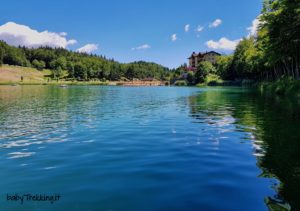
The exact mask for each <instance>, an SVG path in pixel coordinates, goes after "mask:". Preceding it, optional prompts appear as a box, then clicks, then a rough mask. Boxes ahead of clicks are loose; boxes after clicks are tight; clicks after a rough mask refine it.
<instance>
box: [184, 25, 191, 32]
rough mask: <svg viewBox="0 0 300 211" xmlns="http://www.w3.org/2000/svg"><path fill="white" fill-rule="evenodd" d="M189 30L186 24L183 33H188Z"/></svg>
mask: <svg viewBox="0 0 300 211" xmlns="http://www.w3.org/2000/svg"><path fill="white" fill-rule="evenodd" d="M189 30H190V24H186V25H185V26H184V31H185V32H188V31H189Z"/></svg>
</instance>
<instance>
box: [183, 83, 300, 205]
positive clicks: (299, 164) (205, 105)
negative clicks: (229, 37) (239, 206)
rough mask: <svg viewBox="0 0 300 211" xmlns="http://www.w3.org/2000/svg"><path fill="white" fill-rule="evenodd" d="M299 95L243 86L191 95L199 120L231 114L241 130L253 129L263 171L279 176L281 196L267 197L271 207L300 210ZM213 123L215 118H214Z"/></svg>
mask: <svg viewBox="0 0 300 211" xmlns="http://www.w3.org/2000/svg"><path fill="white" fill-rule="evenodd" d="M299 101H300V100H299V99H287V98H282V97H274V96H273V97H270V96H263V95H261V94H259V93H257V92H254V91H253V92H249V90H241V89H238V88H237V89H216V90H208V91H205V92H202V93H200V94H198V95H197V96H192V97H190V99H189V104H190V108H191V116H192V117H193V118H195V119H196V121H207V119H209V120H210V121H211V119H213V118H224V117H226V116H231V117H232V118H233V119H234V124H235V125H236V129H237V130H242V131H246V132H250V133H251V134H252V138H251V139H250V140H249V141H252V142H253V145H256V147H255V149H254V153H253V154H254V155H255V156H256V157H257V165H258V166H259V167H260V168H261V170H262V174H261V175H258V176H259V177H265V178H269V177H271V178H277V179H278V180H279V181H280V184H279V185H278V186H277V187H270V188H275V189H276V191H277V193H278V196H275V197H267V196H266V197H265V199H264V200H265V203H266V205H267V206H268V207H269V208H270V210H290V209H291V210H300V138H299V137H300V103H299ZM212 124H213V122H212Z"/></svg>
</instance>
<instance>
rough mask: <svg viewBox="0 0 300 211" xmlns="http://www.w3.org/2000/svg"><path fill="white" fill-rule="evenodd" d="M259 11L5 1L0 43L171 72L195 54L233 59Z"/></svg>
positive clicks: (190, 1) (255, 2)
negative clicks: (150, 65)
mask: <svg viewBox="0 0 300 211" xmlns="http://www.w3.org/2000/svg"><path fill="white" fill-rule="evenodd" d="M261 9H262V0H243V1H241V0H206V1H205V0H143V1H141V0H85V1H82V0H72V1H71V0H51V1H46V0H26V1H20V0H9V1H3V2H2V3H1V7H0V40H4V41H6V42H7V43H8V44H11V45H16V46H18V45H25V46H28V47H33V48H35V47H39V46H42V45H48V46H53V47H63V48H67V49H69V50H72V51H78V52H87V53H93V54H98V55H103V56H106V57H107V58H113V59H114V60H116V61H119V62H124V63H127V62H133V61H140V60H143V61H149V62H155V63H159V64H162V65H164V66H166V67H169V68H175V67H178V66H179V65H181V64H183V63H187V62H188V60H187V58H188V57H189V56H190V54H191V53H192V52H194V51H195V52H205V51H210V50H214V51H217V52H219V53H223V54H230V53H232V52H233V50H234V49H235V47H236V44H237V43H238V41H239V40H240V39H242V38H243V37H247V36H249V35H250V34H252V35H253V34H255V31H256V27H257V25H258V21H257V20H256V18H257V16H258V15H259V13H260V11H261Z"/></svg>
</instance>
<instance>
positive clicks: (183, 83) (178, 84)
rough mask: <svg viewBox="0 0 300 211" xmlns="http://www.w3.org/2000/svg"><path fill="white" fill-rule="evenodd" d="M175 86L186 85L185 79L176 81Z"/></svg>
mask: <svg viewBox="0 0 300 211" xmlns="http://www.w3.org/2000/svg"><path fill="white" fill-rule="evenodd" d="M174 85H175V86H187V82H186V81H185V80H179V81H176V82H175V84H174Z"/></svg>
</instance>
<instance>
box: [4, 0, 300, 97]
mask: <svg viewBox="0 0 300 211" xmlns="http://www.w3.org/2000/svg"><path fill="white" fill-rule="evenodd" d="M258 20H259V23H260V24H259V27H258V31H257V33H256V34H255V35H253V36H249V37H245V38H243V39H242V40H241V41H240V42H239V44H238V45H237V47H236V49H235V51H234V52H233V54H232V55H222V56H219V57H218V59H217V62H216V64H215V65H212V64H211V63H210V62H202V63H200V64H199V65H198V67H197V69H196V71H188V68H187V65H181V66H180V67H178V68H176V69H169V68H166V67H163V66H162V65H159V64H156V63H152V62H144V61H138V62H133V63H128V64H124V63H119V62H117V61H114V60H113V59H107V58H105V57H104V56H98V55H93V54H85V53H78V52H72V51H69V50H66V49H63V48H50V47H39V48H26V47H23V46H18V47H14V46H10V45H8V44H7V43H5V42H4V41H0V65H2V64H4V65H3V66H2V67H1V68H0V70H1V72H0V74H1V75H5V74H6V75H7V74H8V75H9V73H8V72H9V71H13V70H11V69H12V68H13V67H12V66H11V65H14V66H20V67H24V68H25V67H26V69H31V71H33V70H32V69H36V70H38V71H40V73H41V74H40V75H39V76H35V77H37V78H39V80H40V81H41V82H43V83H45V82H47V83H60V82H62V83H86V84H88V83H91V84H93V83H98V84H105V83H109V81H114V82H115V83H116V84H118V83H119V84H121V82H123V83H124V84H130V81H131V83H132V84H134V82H132V81H135V80H136V81H139V82H136V84H139V83H140V84H142V83H143V82H145V83H146V81H147V83H149V81H163V82H164V83H166V84H173V85H179V86H181V85H198V86H201V85H237V84H238V85H241V84H260V85H261V86H264V87H268V89H272V90H274V91H275V92H276V93H279V94H280V93H281V94H282V93H283V94H284V93H286V92H290V91H292V92H295V91H297V90H300V85H299V77H300V73H299V68H300V51H299V49H300V2H299V1H298V0H266V1H264V3H263V9H262V11H261V14H260V15H259V17H258ZM8 65H10V66H8ZM15 68H16V69H18V68H19V67H15ZM9 69H10V70H9ZM19 69H20V68H19ZM29 72H30V71H29ZM24 73H26V71H24ZM19 75H20V78H19V79H18V81H19V82H22V81H23V83H26V81H27V83H30V82H31V81H32V82H33V81H36V80H33V79H32V78H34V77H33V76H32V77H31V76H29V79H28V77H27V76H26V74H24V75H22V74H19ZM36 75H38V74H36ZM4 78H5V77H4V76H2V77H1V76H0V83H9V80H8V81H5V80H4ZM13 78H15V76H14V77H13ZM147 79H149V80H147ZM39 80H38V81H39ZM11 81H13V82H16V81H15V80H11ZM155 83H156V82H155Z"/></svg>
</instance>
